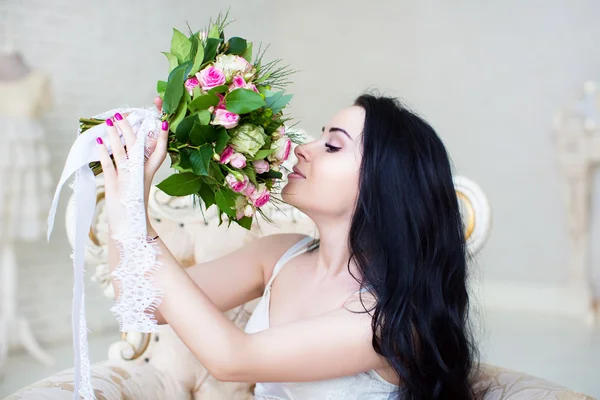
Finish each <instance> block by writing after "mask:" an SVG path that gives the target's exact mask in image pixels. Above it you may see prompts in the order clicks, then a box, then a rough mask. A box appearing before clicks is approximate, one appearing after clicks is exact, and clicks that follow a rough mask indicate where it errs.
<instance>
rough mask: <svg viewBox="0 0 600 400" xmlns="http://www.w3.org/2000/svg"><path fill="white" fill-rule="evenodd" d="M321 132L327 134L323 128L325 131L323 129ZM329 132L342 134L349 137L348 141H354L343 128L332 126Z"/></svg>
mask: <svg viewBox="0 0 600 400" xmlns="http://www.w3.org/2000/svg"><path fill="white" fill-rule="evenodd" d="M321 132H325V127H323V129H321ZM329 132H342V133H343V134H344V135H346V136H348V139H350V140H352V137H351V136H350V135H349V134H348V132H346V131H345V130H344V129H342V128H337V127H335V126H332V127H331V128H329Z"/></svg>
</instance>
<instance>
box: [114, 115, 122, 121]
mask: <svg viewBox="0 0 600 400" xmlns="http://www.w3.org/2000/svg"><path fill="white" fill-rule="evenodd" d="M115 119H116V120H117V121H120V120H122V119H123V116H122V115H121V114H119V113H116V114H115Z"/></svg>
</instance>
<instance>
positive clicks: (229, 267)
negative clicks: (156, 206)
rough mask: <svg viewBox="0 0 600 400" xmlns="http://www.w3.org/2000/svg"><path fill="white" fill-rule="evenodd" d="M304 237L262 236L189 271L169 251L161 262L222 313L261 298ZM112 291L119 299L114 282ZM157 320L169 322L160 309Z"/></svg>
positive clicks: (112, 257)
mask: <svg viewBox="0 0 600 400" xmlns="http://www.w3.org/2000/svg"><path fill="white" fill-rule="evenodd" d="M147 226H148V228H147V231H148V236H150V237H155V236H158V234H157V233H156V231H155V230H154V228H153V227H152V225H151V223H150V221H149V220H148V222H147ZM110 236H111V235H110V232H109V242H108V256H109V265H110V268H111V271H112V270H113V269H114V268H115V267H116V266H117V264H118V262H119V252H118V250H117V248H116V245H115V243H114V241H113V240H112V239H111V238H110ZM302 237H303V235H300V234H278V235H269V236H265V237H261V238H258V239H256V240H253V241H252V242H251V243H249V244H247V245H245V246H243V247H241V248H239V249H237V250H235V251H232V252H231V253H229V254H226V255H224V256H222V257H219V258H217V259H214V260H211V261H207V262H203V263H200V264H196V265H194V266H191V267H188V268H183V267H182V266H181V264H179V262H178V261H177V260H176V259H175V258H174V257H173V256H172V254H171V253H170V252H168V251H167V252H168V256H169V257H168V259H167V260H164V259H162V260H161V262H163V263H165V261H166V262H168V263H174V264H176V265H175V266H176V267H177V268H179V269H182V270H183V271H185V273H186V274H188V275H189V276H190V278H191V279H192V281H193V282H194V284H195V285H197V286H198V287H199V288H201V289H202V291H203V292H204V293H205V294H206V295H207V296H208V298H210V300H211V302H212V303H214V305H215V306H216V307H217V308H218V309H219V310H220V311H221V312H225V311H227V310H230V309H232V308H234V307H237V306H240V305H242V304H244V303H246V302H248V301H250V300H253V299H255V298H257V297H260V296H261V295H262V293H263V291H264V288H265V282H266V280H267V279H268V278H269V277H270V276H271V273H272V270H273V267H274V265H275V263H276V261H277V258H278V257H280V256H281V255H282V254H283V253H284V252H285V251H286V250H287V249H288V248H290V247H291V246H292V245H294V244H295V243H297V242H298V241H300V240H301V239H302ZM160 245H161V248H162V249H163V252H164V249H165V248H166V246H165V245H164V243H162V242H160ZM113 288H114V290H115V294H116V295H117V296H118V287H117V286H116V285H115V284H114V283H113ZM154 317H155V319H156V320H157V322H158V324H159V325H162V324H166V323H167V321H166V320H165V318H164V317H163V315H162V313H161V308H160V307H159V308H158V309H157V310H156V311H155V313H154Z"/></svg>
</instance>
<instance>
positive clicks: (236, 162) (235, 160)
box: [229, 153, 246, 169]
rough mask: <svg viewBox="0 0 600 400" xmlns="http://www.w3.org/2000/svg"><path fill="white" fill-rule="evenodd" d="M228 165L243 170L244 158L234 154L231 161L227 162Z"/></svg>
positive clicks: (239, 154)
mask: <svg viewBox="0 0 600 400" xmlns="http://www.w3.org/2000/svg"><path fill="white" fill-rule="evenodd" d="M229 165H231V166H232V167H233V168H240V169H241V168H244V167H245V166H246V157H244V155H243V154H241V153H235V154H234V155H233V157H231V160H229Z"/></svg>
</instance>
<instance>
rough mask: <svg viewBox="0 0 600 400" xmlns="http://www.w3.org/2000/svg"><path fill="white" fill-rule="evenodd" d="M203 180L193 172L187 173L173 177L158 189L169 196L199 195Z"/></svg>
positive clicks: (159, 185)
mask: <svg viewBox="0 0 600 400" xmlns="http://www.w3.org/2000/svg"><path fill="white" fill-rule="evenodd" d="M201 179H202V178H201V177H199V176H196V175H195V174H194V173H193V172H185V173H183V174H174V175H171V176H170V177H168V178H167V179H165V180H164V181H162V182H161V183H159V184H158V185H156V187H157V188H159V189H160V190H162V191H163V192H165V193H166V194H168V195H169V196H188V195H190V194H194V193H198V191H199V190H200V187H201V186H202V181H201Z"/></svg>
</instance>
